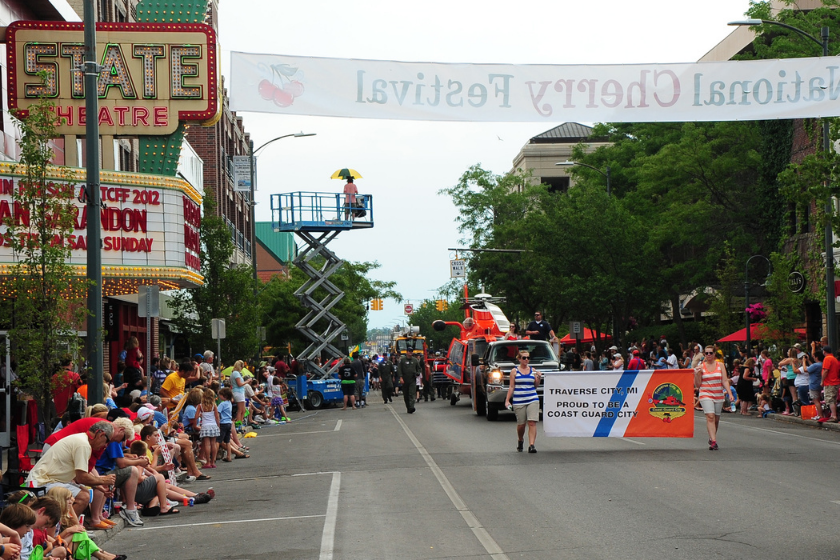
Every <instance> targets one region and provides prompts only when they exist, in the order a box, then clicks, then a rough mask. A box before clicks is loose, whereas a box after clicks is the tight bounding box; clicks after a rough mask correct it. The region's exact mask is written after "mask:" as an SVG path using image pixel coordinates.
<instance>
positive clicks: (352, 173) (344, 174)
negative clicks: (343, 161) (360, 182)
mask: <svg viewBox="0 0 840 560" xmlns="http://www.w3.org/2000/svg"><path fill="white" fill-rule="evenodd" d="M350 177H353V178H354V179H361V178H362V174H361V173H359V172H358V171H356V170H355V169H349V168H347V167H344V168H342V169H339V170H338V171H336V172H335V173H333V174H332V177H330V179H348V178H350Z"/></svg>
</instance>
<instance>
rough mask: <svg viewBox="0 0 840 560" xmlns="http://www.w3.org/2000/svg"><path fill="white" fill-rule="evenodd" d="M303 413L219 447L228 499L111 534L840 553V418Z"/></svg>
mask: <svg viewBox="0 0 840 560" xmlns="http://www.w3.org/2000/svg"><path fill="white" fill-rule="evenodd" d="M369 402H370V405H369V406H368V407H367V408H365V409H362V410H356V411H351V410H347V411H341V410H340V409H339V408H327V409H322V410H318V411H312V412H301V413H296V414H295V415H294V416H293V422H291V423H289V424H286V425H281V426H274V427H266V428H263V429H262V430H260V431H258V432H257V437H256V438H253V439H247V440H245V441H247V442H248V445H249V446H250V447H251V458H250V459H248V460H238V461H234V462H233V463H219V467H218V468H217V469H215V470H208V471H206V472H207V474H211V475H212V476H213V480H211V481H209V483H207V484H201V483H199V482H195V483H192V484H189V485H187V487H188V488H190V489H191V490H195V491H204V490H205V489H206V488H207V487H209V486H212V487H213V488H214V489H215V491H216V496H217V497H216V499H215V500H213V501H212V502H210V503H209V504H205V505H200V506H195V507H193V508H189V507H187V508H184V507H181V508H179V509H180V510H181V513H180V514H179V515H174V516H167V517H158V518H154V519H148V520H147V522H146V525H145V526H144V527H143V528H140V529H136V528H126V529H123V530H122V531H120V532H119V533H117V534H116V535H115V536H114V537H113V538H111V539H110V540H109V541H107V542H106V543H105V544H104V548H105V549H106V550H108V551H109V552H113V553H116V554H127V555H128V557H129V558H130V559H132V560H138V559H148V560H152V559H164V558H166V559H170V558H178V559H179V560H193V559H195V560H199V559H200V560H206V559H208V558H230V559H268V558H271V559H273V560H274V559H284V560H287V559H324V560H326V559H330V558H335V559H356V558H358V559H380V558H382V559H392V558H393V559H415V558H418V559H420V558H459V559H472V558H476V559H477V558H482V559H484V558H494V559H497V560H503V559H505V558H510V559H513V558H528V559H553V558H558V559H560V558H574V559H577V558H582V559H590V558H592V559H601V558H622V559H624V558H628V559H637V558H638V559H648V558H657V557H662V558H669V559H670V558H673V559H681V558H685V559H698V558H701V559H704V560H707V559H710V558H748V557H751V558H761V559H762V560H769V559H777V558H778V559H786V560H787V559H790V558H836V557H838V555H839V554H840V552H838V551H840V538H838V535H837V528H836V525H837V522H836V520H837V519H838V516H840V487H838V475H837V473H838V471H837V466H836V465H837V457H838V452H840V432H838V431H836V430H822V429H815V428H812V427H808V426H804V425H797V424H787V423H782V422H774V421H773V420H772V419H762V418H757V417H743V416H740V415H733V414H725V415H724V416H723V418H722V421H721V431H720V434H719V437H718V443H719V445H720V450H719V451H709V450H708V445H707V443H706V439H707V435H706V432H705V424H704V419H703V417H702V414H701V413H699V412H698V413H696V418H695V434H694V438H693V439H618V438H615V439H613V438H610V439H600V438H599V439H594V438H568V439H558V438H547V437H545V436H544V435H543V434H542V427H541V426H540V434H539V436H538V437H537V449H538V453H537V454H528V453H527V452H526V453H517V452H516V451H515V441H516V436H515V422H514V421H513V417H512V415H502V417H501V418H500V419H499V421H496V422H488V421H487V420H485V419H484V418H480V417H477V416H475V415H474V414H473V413H472V411H471V410H470V408H469V403H470V401H469V399H463V400H461V402H459V403H458V405H457V406H454V407H453V406H450V404H449V402H448V401H444V400H440V399H438V400H437V401H436V402H434V403H432V402H429V403H420V404H419V405H418V406H417V412H416V413H415V414H412V415H408V414H406V412H405V407H404V406H403V405H402V402H401V400H400V399H398V398H395V399H394V404H393V405H384V404H383V403H382V401H381V400H380V399H379V395H378V393H373V394H372V395H371V398H370V400H369Z"/></svg>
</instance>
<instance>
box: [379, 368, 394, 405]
mask: <svg viewBox="0 0 840 560" xmlns="http://www.w3.org/2000/svg"><path fill="white" fill-rule="evenodd" d="M379 378H380V379H381V380H382V400H384V401H385V404H388V403H389V402H394V400H393V399H392V398H391V396H392V393H393V391H394V364H393V363H392V362H391V358H390V357H387V358H385V359H384V360H382V363H381V364H379Z"/></svg>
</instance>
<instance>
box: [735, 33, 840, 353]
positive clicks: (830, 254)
mask: <svg viewBox="0 0 840 560" xmlns="http://www.w3.org/2000/svg"><path fill="white" fill-rule="evenodd" d="M762 24H767V25H776V26H779V27H784V28H785V29H789V30H791V31H793V32H794V33H798V34H799V35H801V36H803V37H805V38H806V39H808V40H810V41H813V42H815V43H816V44H818V45H819V46H820V47H822V56H823V57H826V56H828V32H829V29H828V27H822V28H821V29H820V38H819V39H817V38H816V37H814V36H813V35H811V34H810V33H807V32H806V31H803V30H801V29H799V28H798V27H794V26H792V25H788V24H786V23H782V22H779V21H772V20H768V19H748V20H744V21H732V22H730V23H729V25H734V26H751V27H755V26H757V25H762ZM822 129H823V130H822V132H823V152H824V153H825V154H826V157H828V153H829V151H830V150H831V141H830V138H829V123H828V119H826V118H823V126H822ZM830 181H831V180H830V178H826V187H830V186H831V185H830ZM825 215H826V217H827V218H828V219H827V223H826V226H825V244H824V248H825V315H826V318H825V325H826V335H827V336H828V345H829V346H830V347H831V349H832V350H834V351H835V352H836V351H837V310H836V306H835V303H834V298H835V296H836V294H835V293H834V232H833V228H832V225H831V217H832V216H833V215H834V202H833V200H832V197H831V195H830V194H829V196H828V200H827V201H826V203H825Z"/></svg>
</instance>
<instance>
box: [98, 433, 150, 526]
mask: <svg viewBox="0 0 840 560" xmlns="http://www.w3.org/2000/svg"><path fill="white" fill-rule="evenodd" d="M114 425H115V426H119V427H120V428H122V429H123V430H124V437H123V438H122V440H120V441H112V442H110V443H108V446H107V447H106V448H105V452H104V453H103V454H102V456H101V457H100V458H99V460H98V461H97V462H96V470H97V471H98V472H99V474H101V475H113V476H114V477H115V482H114V487H115V488H119V490H120V494H121V496H122V498H123V500H122V501H123V503H124V504H125V509H122V510H120V515H121V516H122V518H123V519H125V520H126V522H127V523H128V524H129V525H131V526H133V527H142V526H143V520H142V519H140V516H139V515H138V514H137V503H138V501H140V500H139V495H140V494H141V493H142V494H143V495H146V494H148V493H149V492H150V491H151V490H153V489H152V488H149V487H148V485H147V486H146V487H144V488H141V487H140V485H139V483H140V480H139V477H140V473H141V470H142V469H143V468H144V467H146V466H147V465H148V464H149V461H148V459H146V458H145V457H142V458H128V457H125V455H124V453H123V443H124V442H130V441H131V440H133V439H134V428H133V427H132V424H131V421H129V420H128V419H127V418H117V419H116V420H114ZM109 493H110V492H109ZM98 501H99V500H97V499H95V500H94V504H93V507H94V508H95V509H98V507H99V504H98V503H97V502H98ZM140 503H142V501H140ZM92 528H93V529H100V530H105V529H108V526H107V524H104V523H100V524H99V525H94V526H92Z"/></svg>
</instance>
